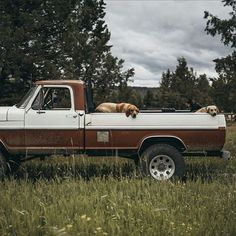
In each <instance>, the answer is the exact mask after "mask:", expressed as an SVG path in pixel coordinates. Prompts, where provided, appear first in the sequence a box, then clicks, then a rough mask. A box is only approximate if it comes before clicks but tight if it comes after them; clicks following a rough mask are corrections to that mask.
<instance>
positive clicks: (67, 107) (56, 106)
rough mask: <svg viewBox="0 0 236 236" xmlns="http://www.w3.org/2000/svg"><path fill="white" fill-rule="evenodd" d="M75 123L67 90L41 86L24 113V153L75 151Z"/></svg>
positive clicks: (76, 143) (77, 123)
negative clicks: (25, 151)
mask: <svg viewBox="0 0 236 236" xmlns="http://www.w3.org/2000/svg"><path fill="white" fill-rule="evenodd" d="M79 119H80V118H79V114H78V113H77V112H76V111H75V107H74V96H73V90H72V88H71V87H70V86H64V85H63V86H62V85H57V86H52V85H47V86H42V87H41V89H40V91H39V93H38V94H37V96H36V98H35V99H34V101H33V103H32V105H31V107H30V108H29V109H28V110H26V112H25V142H26V149H27V151H28V152H32V153H40V152H41V151H42V150H43V151H42V152H43V153H47V151H46V150H48V152H49V153H59V152H61V151H64V152H69V151H71V150H77V149H79V147H80V140H81V139H80V137H79V131H78V129H79V123H80V121H79Z"/></svg>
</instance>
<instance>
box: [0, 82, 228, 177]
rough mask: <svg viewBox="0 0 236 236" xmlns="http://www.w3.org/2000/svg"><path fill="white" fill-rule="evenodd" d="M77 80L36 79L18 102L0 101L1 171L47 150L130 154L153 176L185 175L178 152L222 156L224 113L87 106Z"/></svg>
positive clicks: (84, 87) (60, 152)
mask: <svg viewBox="0 0 236 236" xmlns="http://www.w3.org/2000/svg"><path fill="white" fill-rule="evenodd" d="M88 94H89V93H88V92H87V91H86V86H85V84H84V83H83V82H82V81H79V80H51V81H50V80H48V81H38V82H36V83H35V85H34V86H33V87H32V88H31V89H30V90H29V92H28V93H27V94H26V95H25V97H24V98H23V99H22V101H21V102H19V103H18V104H16V105H14V106H12V107H0V176H4V175H5V174H6V173H7V172H8V171H9V169H11V168H12V169H14V167H15V166H16V164H17V165H18V164H20V162H23V161H26V160H28V159H31V158H34V157H39V156H42V155H50V154H70V153H73V154H75V153H78V154H80V153H83V154H87V156H91V155H92V156H120V157H127V158H132V159H133V160H134V161H135V163H136V164H138V165H139V167H140V169H141V171H142V173H143V174H144V175H147V176H150V177H152V178H154V179H156V180H163V179H170V178H172V177H173V178H174V177H181V176H183V175H184V171H185V164H184V158H183V156H187V155H188V156H191V155H198V156H200V155H202V156H212V155H214V156H221V157H222V156H225V155H228V154H229V153H227V152H225V151H223V150H222V148H223V146H224V143H225V135H226V122H225V117H224V115H223V114H218V115H217V116H215V117H212V116H210V115H209V114H207V113H191V112H177V111H172V110H170V111H169V112H168V110H164V111H161V110H160V111H156V112H154V111H140V113H139V114H138V116H137V117H136V118H135V119H133V118H132V117H126V115H125V114H123V113H98V112H94V111H91V109H90V107H91V106H89V104H91V99H89V98H90V96H88Z"/></svg>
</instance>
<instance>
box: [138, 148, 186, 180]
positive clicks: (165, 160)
mask: <svg viewBox="0 0 236 236" xmlns="http://www.w3.org/2000/svg"><path fill="white" fill-rule="evenodd" d="M140 165H141V172H142V173H143V174H144V175H146V176H151V177H152V178H153V179H155V180H167V179H170V178H175V177H177V178H181V177H183V175H184V173H185V163H184V159H183V157H182V155H181V153H180V152H179V151H178V150H177V149H176V148H175V147H173V146H171V145H168V144H155V145H152V146H150V147H149V148H147V149H146V150H145V151H144V152H143V153H142V155H141V159H140Z"/></svg>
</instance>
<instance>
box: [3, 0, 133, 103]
mask: <svg viewBox="0 0 236 236" xmlns="http://www.w3.org/2000/svg"><path fill="white" fill-rule="evenodd" d="M0 11H1V12H0V32H1V36H0V83H1V90H2V93H1V94H0V101H2V99H3V98H4V97H6V96H7V97H9V96H11V95H12V99H11V100H14V101H15V100H18V97H19V96H21V95H22V93H24V92H25V91H24V90H26V89H28V87H29V86H30V84H31V83H32V82H34V81H36V80H41V79H63V78H67V79H82V80H84V81H85V82H86V83H87V84H88V83H89V82H91V83H93V84H94V85H95V86H94V87H95V90H96V89H97V88H99V91H97V92H96V94H97V97H98V99H100V100H102V99H103V98H105V97H104V94H103V93H101V92H100V91H106V93H108V95H107V96H109V95H110V94H111V93H112V92H111V88H113V87H114V86H120V85H121V84H126V83H127V82H128V81H129V80H130V77H132V76H133V75H134V71H133V69H130V70H127V71H125V70H123V63H124V61H123V60H119V59H118V58H116V57H113V56H112V54H111V45H109V40H110V32H109V30H108V27H107V25H106V24H105V21H104V17H105V3H104V1H103V0H69V1H68V0H48V1H43V0H37V1H31V0H21V1H15V0H9V1H5V0H0ZM14 94H16V95H14ZM5 102H6V101H5ZM5 102H4V103H5Z"/></svg>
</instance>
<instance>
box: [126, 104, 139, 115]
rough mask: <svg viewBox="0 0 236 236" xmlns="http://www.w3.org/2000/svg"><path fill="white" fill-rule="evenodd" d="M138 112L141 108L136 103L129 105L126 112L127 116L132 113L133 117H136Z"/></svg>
mask: <svg viewBox="0 0 236 236" xmlns="http://www.w3.org/2000/svg"><path fill="white" fill-rule="evenodd" d="M138 113H139V109H138V108H137V107H136V106H135V105H132V104H129V105H128V106H127V110H126V112H125V114H126V116H127V117H129V116H130V115H131V117H132V118H136V116H137V115H138Z"/></svg>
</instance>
